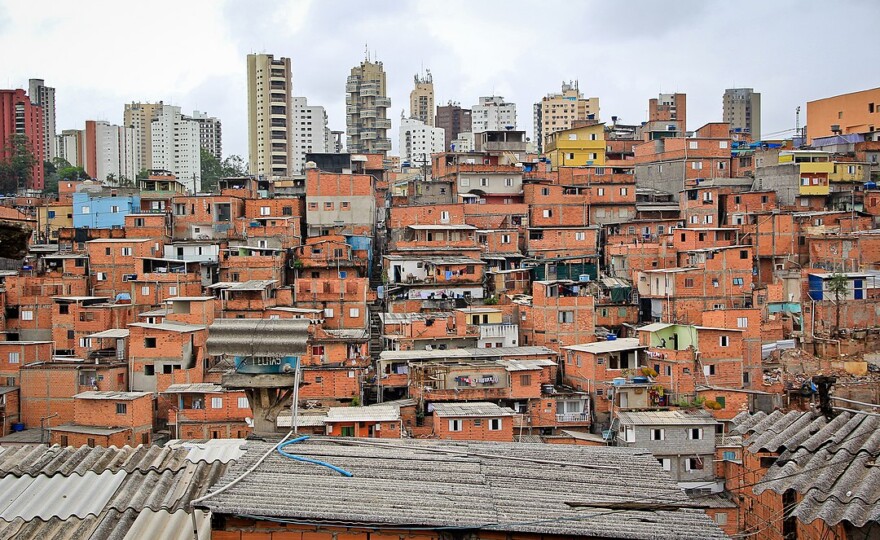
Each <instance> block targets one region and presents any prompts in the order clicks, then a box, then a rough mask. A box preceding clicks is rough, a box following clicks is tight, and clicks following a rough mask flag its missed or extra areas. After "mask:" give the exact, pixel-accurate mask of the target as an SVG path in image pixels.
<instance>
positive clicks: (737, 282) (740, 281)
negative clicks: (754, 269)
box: [733, 277, 743, 285]
mask: <svg viewBox="0 0 880 540" xmlns="http://www.w3.org/2000/svg"><path fill="white" fill-rule="evenodd" d="M733 284H734V285H742V284H743V278H741V277H735V278H733Z"/></svg>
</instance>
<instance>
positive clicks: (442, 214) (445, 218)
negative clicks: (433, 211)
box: [440, 210, 449, 221]
mask: <svg viewBox="0 0 880 540" xmlns="http://www.w3.org/2000/svg"><path fill="white" fill-rule="evenodd" d="M440 221H449V212H448V211H446V210H443V211H441V212H440Z"/></svg>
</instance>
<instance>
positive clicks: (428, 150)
mask: <svg viewBox="0 0 880 540" xmlns="http://www.w3.org/2000/svg"><path fill="white" fill-rule="evenodd" d="M444 144H446V130H445V129H443V128H438V127H432V126H429V125H427V124H425V123H424V122H422V121H421V120H418V119H415V118H404V117H401V118H400V146H399V147H398V149H399V150H400V162H401V164H403V163H409V165H410V166H411V167H420V166H422V165H426V164H428V163H430V162H431V154H436V153H438V152H443V151H444V148H443V145H444Z"/></svg>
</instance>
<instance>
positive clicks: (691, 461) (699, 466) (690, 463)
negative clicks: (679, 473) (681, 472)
mask: <svg viewBox="0 0 880 540" xmlns="http://www.w3.org/2000/svg"><path fill="white" fill-rule="evenodd" d="M684 468H685V470H686V471H702V470H703V460H702V459H701V458H695V457H692V458H687V459H686V460H685V462H684Z"/></svg>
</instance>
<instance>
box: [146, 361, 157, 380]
mask: <svg viewBox="0 0 880 540" xmlns="http://www.w3.org/2000/svg"><path fill="white" fill-rule="evenodd" d="M144 375H146V376H147V377H152V376H154V375H156V366H154V365H152V364H150V365H146V366H144Z"/></svg>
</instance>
